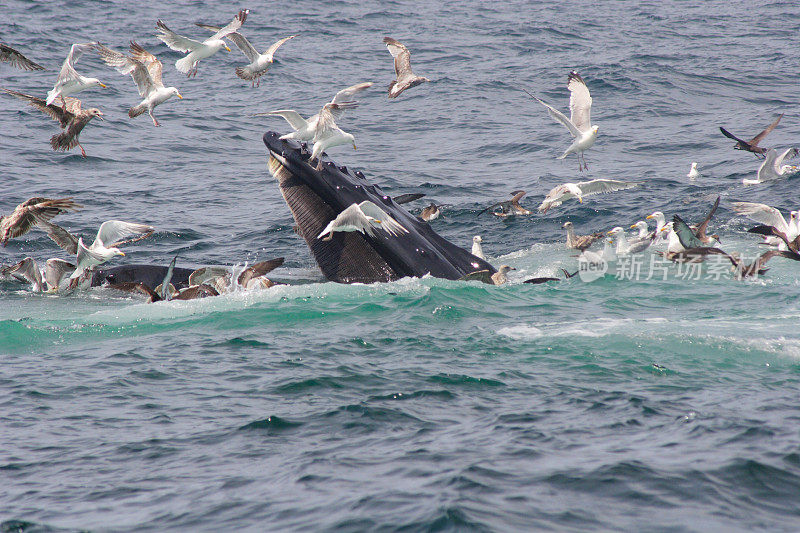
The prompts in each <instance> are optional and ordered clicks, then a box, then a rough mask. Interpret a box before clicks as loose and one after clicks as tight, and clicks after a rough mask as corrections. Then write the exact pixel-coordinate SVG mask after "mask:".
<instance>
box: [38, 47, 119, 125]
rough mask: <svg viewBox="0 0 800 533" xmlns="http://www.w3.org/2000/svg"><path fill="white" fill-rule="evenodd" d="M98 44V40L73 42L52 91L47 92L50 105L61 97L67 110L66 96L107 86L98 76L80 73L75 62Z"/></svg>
mask: <svg viewBox="0 0 800 533" xmlns="http://www.w3.org/2000/svg"><path fill="white" fill-rule="evenodd" d="M96 46H97V43H96V42H91V43H78V44H73V45H72V46H71V47H70V49H69V54H67V58H66V59H65V60H64V64H63V65H61V71H60V72H59V73H58V77H57V78H56V83H55V85H53V88H52V89H51V90H50V92H48V93H47V100H46V102H45V103H46V104H47V105H50V104H52V103H53V102H55V100H56V98H61V103H62V107H63V108H64V109H65V110H66V107H67V103H66V101H65V100H64V97H66V96H69V95H71V94H75V93H77V92H80V91H82V90H84V89H88V88H89V87H94V86H95V85H99V86H100V87H103V88H105V85H103V84H102V83H100V80H98V79H97V78H86V77H84V76H81V75H80V74H78V72H77V71H76V70H75V63H76V62H77V61H78V58H79V57H81V55H82V54H83V53H84V52H86V51H87V50H92V49H94V48H95V47H96Z"/></svg>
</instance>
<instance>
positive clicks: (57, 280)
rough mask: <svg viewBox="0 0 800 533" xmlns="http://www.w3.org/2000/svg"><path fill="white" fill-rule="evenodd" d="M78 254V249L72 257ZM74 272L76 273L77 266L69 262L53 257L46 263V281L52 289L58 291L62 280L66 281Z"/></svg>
mask: <svg viewBox="0 0 800 533" xmlns="http://www.w3.org/2000/svg"><path fill="white" fill-rule="evenodd" d="M76 248H77V245H76ZM76 253H78V252H77V249H76V251H75V252H74V253H73V254H72V255H75V254H76ZM73 272H75V265H73V264H72V263H70V262H69V261H64V260H63V259H58V258H56V257H52V258H50V259H48V260H47V262H46V263H45V266H44V279H45V281H47V284H48V285H49V286H50V287H52V288H56V289H57V288H58V286H59V285H60V284H61V280H62V279H64V276H67V275H68V274H72V273H73Z"/></svg>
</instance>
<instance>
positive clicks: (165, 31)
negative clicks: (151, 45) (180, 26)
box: [156, 19, 203, 52]
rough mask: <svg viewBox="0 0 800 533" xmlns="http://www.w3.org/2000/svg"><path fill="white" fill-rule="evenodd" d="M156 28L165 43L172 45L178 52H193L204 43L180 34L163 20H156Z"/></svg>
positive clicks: (157, 35)
mask: <svg viewBox="0 0 800 533" xmlns="http://www.w3.org/2000/svg"><path fill="white" fill-rule="evenodd" d="M156 29H157V30H158V32H159V33H158V34H156V37H158V38H159V39H160V40H161V41H162V42H163V43H164V44H166V45H167V46H168V47H170V48H171V49H172V50H175V51H176V52H191V51H192V50H195V49H197V48H199V47H201V46H203V43H201V42H200V41H195V40H194V39H189V38H188V37H184V36H183V35H178V34H177V33H175V32H174V31H172V30H171V29H169V28H168V27H167V25H166V24H164V21H163V20H160V19H159V21H158V22H156Z"/></svg>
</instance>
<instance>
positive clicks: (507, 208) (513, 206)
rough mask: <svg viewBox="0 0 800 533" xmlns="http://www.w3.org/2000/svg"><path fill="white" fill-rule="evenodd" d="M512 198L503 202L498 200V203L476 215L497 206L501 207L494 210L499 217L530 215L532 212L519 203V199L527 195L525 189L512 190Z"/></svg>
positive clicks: (494, 213)
mask: <svg viewBox="0 0 800 533" xmlns="http://www.w3.org/2000/svg"><path fill="white" fill-rule="evenodd" d="M511 194H512V195H513V196H512V197H511V200H505V201H503V202H497V203H496V204H492V205H490V206H489V207H487V208H486V209H484V210H483V211H481V212H480V213H478V215H476V216H480V215H482V214H483V213H485V212H486V211H489V210H490V209H494V208H495V207H500V211H492V214H493V215H494V216H498V217H508V216H511V215H530V214H531V212H530V211H528V210H527V209H525V208H524V207H522V206H521V205H519V201H520V200H521V199H522V197H523V196H525V191H512V192H511Z"/></svg>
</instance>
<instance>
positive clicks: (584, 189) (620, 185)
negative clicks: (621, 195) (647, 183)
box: [575, 179, 640, 196]
mask: <svg viewBox="0 0 800 533" xmlns="http://www.w3.org/2000/svg"><path fill="white" fill-rule="evenodd" d="M575 185H577V186H578V187H579V188H580V190H581V196H588V195H590V194H603V193H607V192H614V191H622V190H624V189H632V188H634V187H638V186H639V185H640V184H639V183H635V182H631V181H620V180H603V179H598V180H591V181H581V182H579V183H576V184H575Z"/></svg>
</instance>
